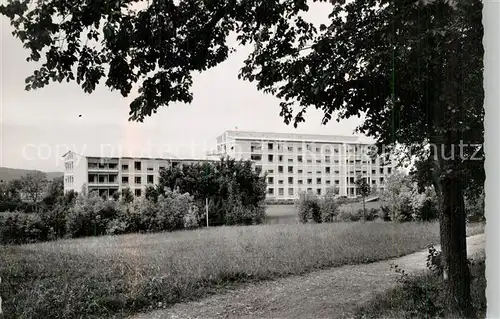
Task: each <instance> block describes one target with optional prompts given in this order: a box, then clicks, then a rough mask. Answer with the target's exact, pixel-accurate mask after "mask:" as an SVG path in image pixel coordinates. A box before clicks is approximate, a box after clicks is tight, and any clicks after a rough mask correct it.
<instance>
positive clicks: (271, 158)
mask: <svg viewBox="0 0 500 319" xmlns="http://www.w3.org/2000/svg"><path fill="white" fill-rule="evenodd" d="M267 161H268V162H269V163H272V162H273V161H274V155H272V154H270V155H267Z"/></svg>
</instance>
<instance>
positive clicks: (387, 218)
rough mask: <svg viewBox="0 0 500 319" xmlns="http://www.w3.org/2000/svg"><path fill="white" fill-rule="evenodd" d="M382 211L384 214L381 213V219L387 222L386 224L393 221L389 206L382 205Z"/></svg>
mask: <svg viewBox="0 0 500 319" xmlns="http://www.w3.org/2000/svg"><path fill="white" fill-rule="evenodd" d="M380 211H381V212H382V213H381V218H382V219H383V220H384V221H385V222H389V221H391V211H390V209H389V207H388V206H386V205H382V206H380Z"/></svg>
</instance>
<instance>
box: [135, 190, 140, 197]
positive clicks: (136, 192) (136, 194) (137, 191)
mask: <svg viewBox="0 0 500 319" xmlns="http://www.w3.org/2000/svg"><path fill="white" fill-rule="evenodd" d="M134 193H135V196H137V197H141V190H140V189H136V190H135V192H134Z"/></svg>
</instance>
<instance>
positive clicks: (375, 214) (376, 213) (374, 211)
mask: <svg viewBox="0 0 500 319" xmlns="http://www.w3.org/2000/svg"><path fill="white" fill-rule="evenodd" d="M369 215H370V216H373V219H372V220H375V219H377V218H380V210H379V209H377V208H371V209H370V210H369Z"/></svg>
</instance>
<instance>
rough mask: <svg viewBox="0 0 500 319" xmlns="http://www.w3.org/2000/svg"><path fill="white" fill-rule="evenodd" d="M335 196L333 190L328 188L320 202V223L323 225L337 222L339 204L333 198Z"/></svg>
mask: <svg viewBox="0 0 500 319" xmlns="http://www.w3.org/2000/svg"><path fill="white" fill-rule="evenodd" d="M335 194H336V193H335V188H333V187H332V188H329V189H327V190H326V194H325V196H323V198H322V199H321V201H320V211H321V221H322V222H324V223H331V222H334V221H336V220H337V215H338V213H339V203H338V200H337V199H336V198H335Z"/></svg>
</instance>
